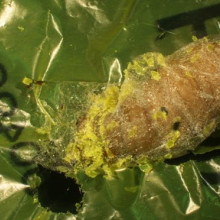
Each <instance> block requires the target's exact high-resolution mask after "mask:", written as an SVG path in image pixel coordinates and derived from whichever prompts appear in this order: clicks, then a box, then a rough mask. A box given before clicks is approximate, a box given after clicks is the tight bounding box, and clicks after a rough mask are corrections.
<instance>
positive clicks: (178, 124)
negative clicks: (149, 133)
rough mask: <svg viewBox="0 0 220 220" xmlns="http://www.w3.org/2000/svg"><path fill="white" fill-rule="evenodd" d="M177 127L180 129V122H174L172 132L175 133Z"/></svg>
mask: <svg viewBox="0 0 220 220" xmlns="http://www.w3.org/2000/svg"><path fill="white" fill-rule="evenodd" d="M179 127H180V122H179V121H177V122H175V123H174V124H173V130H174V131H177V130H178V129H179Z"/></svg>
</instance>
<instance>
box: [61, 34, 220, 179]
mask: <svg viewBox="0 0 220 220" xmlns="http://www.w3.org/2000/svg"><path fill="white" fill-rule="evenodd" d="M219 58H220V41H219V39H217V38H212V39H211V38H207V37H205V38H203V39H199V40H197V41H196V42H192V43H190V44H189V45H187V46H185V47H183V48H181V49H179V50H177V51H176V52H174V53H173V54H171V55H169V56H167V57H164V56H163V55H162V54H160V53H154V52H152V53H145V54H142V55H140V56H138V57H137V58H135V59H134V60H133V61H132V62H130V63H129V64H128V66H127V68H126V69H125V71H124V73H125V79H124V82H123V84H122V85H121V87H118V86H116V85H109V86H108V87H107V88H106V89H105V91H104V92H102V93H101V94H99V95H95V96H94V97H93V98H92V99H93V100H92V102H93V103H92V105H91V107H90V108H89V109H88V112H87V114H86V116H85V119H84V120H83V121H82V123H81V124H80V125H79V127H78V132H77V134H76V136H75V138H74V142H73V143H71V144H69V145H68V147H67V148H66V157H65V160H66V161H68V162H72V163H74V164H75V166H76V167H77V168H76V170H77V169H84V170H85V172H86V173H87V174H88V175H89V176H91V177H95V176H96V175H98V174H99V173H100V170H104V172H105V173H108V172H110V171H109V170H111V169H112V167H113V168H118V167H120V166H121V165H122V164H125V163H127V162H128V161H133V160H136V161H139V162H140V161H142V160H143V158H145V159H146V160H153V161H155V160H158V159H161V158H175V157H179V156H181V155H184V154H186V153H187V152H189V151H192V150H194V149H195V148H196V147H197V146H198V145H199V144H200V143H201V142H202V141H203V140H204V139H206V138H207V137H208V136H209V135H210V134H211V133H212V132H213V131H214V130H215V129H216V127H217V126H218V125H219V122H220V88H219V87H220V62H219ZM134 158H135V159H134ZM139 162H138V163H139Z"/></svg>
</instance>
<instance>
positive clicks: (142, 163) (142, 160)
mask: <svg viewBox="0 0 220 220" xmlns="http://www.w3.org/2000/svg"><path fill="white" fill-rule="evenodd" d="M136 162H137V164H138V166H139V168H140V170H141V171H143V172H144V173H147V174H148V173H149V172H150V171H151V170H152V169H153V165H152V163H150V162H149V160H148V159H147V157H146V156H145V155H140V156H139V157H138V158H137V160H136Z"/></svg>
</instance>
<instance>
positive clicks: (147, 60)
mask: <svg viewBox="0 0 220 220" xmlns="http://www.w3.org/2000/svg"><path fill="white" fill-rule="evenodd" d="M146 62H147V64H148V66H149V67H154V66H155V63H154V57H153V56H152V57H149V58H148V59H146Z"/></svg>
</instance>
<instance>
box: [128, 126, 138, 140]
mask: <svg viewBox="0 0 220 220" xmlns="http://www.w3.org/2000/svg"><path fill="white" fill-rule="evenodd" d="M137 132H138V127H137V126H133V127H132V128H131V129H129V130H128V137H129V138H133V137H135V136H136V134H137Z"/></svg>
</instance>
